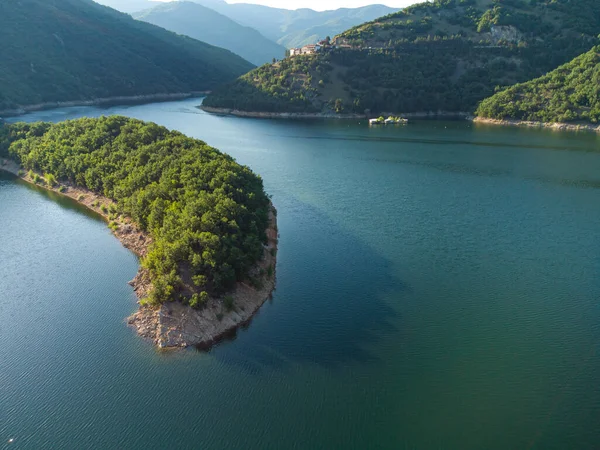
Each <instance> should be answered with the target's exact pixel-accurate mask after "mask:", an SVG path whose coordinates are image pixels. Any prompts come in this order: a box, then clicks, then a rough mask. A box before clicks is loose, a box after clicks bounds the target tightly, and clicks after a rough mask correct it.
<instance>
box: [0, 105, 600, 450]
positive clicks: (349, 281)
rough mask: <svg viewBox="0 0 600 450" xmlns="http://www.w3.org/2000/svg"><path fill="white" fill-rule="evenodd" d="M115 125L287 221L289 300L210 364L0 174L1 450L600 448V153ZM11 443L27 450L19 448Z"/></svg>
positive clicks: (95, 112) (530, 140) (175, 123)
mask: <svg viewBox="0 0 600 450" xmlns="http://www.w3.org/2000/svg"><path fill="white" fill-rule="evenodd" d="M199 103H200V100H198V99H189V100H185V101H180V102H171V103H159V104H150V105H142V106H125V107H112V108H108V109H99V108H87V107H86V108H69V109H59V110H52V111H45V112H39V113H35V114H29V115H27V116H24V117H21V118H19V120H26V121H38V120H43V121H53V122H57V121H61V120H65V119H72V118H78V117H82V116H92V117H95V116H100V115H107V114H121V115H126V116H130V117H135V118H139V119H142V120H147V121H153V122H156V123H158V124H161V125H164V126H166V127H168V128H170V129H176V130H179V131H181V132H183V133H185V134H187V135H189V136H192V137H196V138H199V139H202V140H204V141H206V142H207V143H208V144H210V145H212V146H214V147H217V148H219V149H220V150H222V151H223V152H225V153H228V154H230V155H232V156H233V157H234V158H236V160H237V161H238V162H240V163H242V164H245V165H248V166H249V167H250V168H251V169H252V170H253V171H255V172H256V173H258V174H260V175H261V176H262V178H263V180H264V183H265V189H266V191H267V192H268V193H269V194H271V195H272V196H273V203H274V204H275V206H276V207H277V208H278V225H279V233H280V235H281V239H280V243H279V254H278V266H277V287H276V291H275V293H274V295H273V298H272V300H270V301H269V302H267V303H266V304H265V305H264V306H263V308H262V309H261V310H260V312H259V314H258V315H257V316H256V317H255V318H254V319H253V320H252V322H251V323H250V324H249V325H248V326H247V327H246V328H244V329H242V330H240V331H239V332H238V333H237V335H236V336H235V337H234V338H232V339H231V340H228V341H226V342H223V343H221V344H219V345H218V346H216V347H214V348H213V349H212V350H211V351H209V352H200V351H196V350H186V351H177V352H160V351H157V350H156V349H155V348H154V347H152V345H150V344H149V343H147V342H145V341H143V340H142V339H140V338H139V337H138V336H137V335H136V334H135V333H134V331H133V330H131V329H129V328H128V327H127V326H126V323H125V318H126V317H127V316H129V315H130V314H131V313H133V312H134V311H135V310H136V308H137V305H136V299H135V296H134V293H133V291H132V289H131V287H130V286H129V285H128V284H127V282H128V281H129V280H130V279H132V278H133V277H134V275H135V274H136V271H137V267H138V260H137V258H136V257H135V256H134V255H133V254H132V253H130V252H129V251H128V250H126V249H125V248H123V247H122V246H121V244H120V243H119V242H118V241H117V240H116V239H115V238H114V237H113V236H112V235H111V233H110V230H109V229H108V228H107V226H106V224H105V223H104V222H103V221H102V220H100V219H99V218H98V217H96V216H95V215H94V214H91V213H89V212H87V211H86V210H85V209H83V208H81V207H79V206H78V205H76V204H74V203H73V202H71V201H68V200H66V199H61V198H60V197H57V196H55V195H53V194H49V193H47V192H44V191H43V190H40V189H38V188H35V187H32V186H29V185H26V184H24V183H22V182H20V181H17V180H15V179H14V178H13V177H10V176H8V175H4V174H0V230H2V233H1V235H0V236H1V245H0V449H5V448H6V449H9V448H10V449H41V448H57V449H58V448H61V449H82V448H107V449H111V448H112V449H165V448H178V449H188V448H189V449H197V448H198V449H234V448H236V449H237V448H239V449H257V450H263V449H308V448H310V449H334V448H340V449H342V448H343V449H366V448H381V449H451V450H454V449H456V450H479V449H498V450H504V449H557V450H563V449H566V448H575V449H594V448H597V446H598V443H599V442H600V426H599V421H598V419H599V417H600V136H598V135H595V134H592V133H567V132H555V131H550V130H537V129H518V128H502V127H492V126H483V125H474V124H472V123H469V122H445V121H422V122H415V123H411V124H409V125H407V126H387V127H369V126H368V123H366V121H363V122H362V123H359V122H353V121H285V120H260V119H242V118H234V117H219V116H213V115H209V114H206V113H204V112H202V111H200V110H199V109H197V108H196V106H197V105H198V104H199ZM10 439H14V442H12V443H8V441H9V440H10Z"/></svg>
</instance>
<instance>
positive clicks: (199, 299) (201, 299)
mask: <svg viewBox="0 0 600 450" xmlns="http://www.w3.org/2000/svg"><path fill="white" fill-rule="evenodd" d="M209 299H210V296H209V295H208V292H206V291H202V292H200V293H199V294H198V293H196V294H193V295H192V298H191V299H190V306H191V307H192V308H201V307H202V306H204V305H206V304H207V303H208V300H209Z"/></svg>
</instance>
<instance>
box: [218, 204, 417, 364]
mask: <svg viewBox="0 0 600 450" xmlns="http://www.w3.org/2000/svg"><path fill="white" fill-rule="evenodd" d="M276 201H277V200H276ZM282 203H285V205H282ZM278 206H279V208H280V209H279V211H280V214H279V229H280V234H281V239H280V252H279V260H278V268H277V277H278V279H277V290H276V292H275V294H274V297H273V299H272V300H271V301H270V302H271V304H270V305H269V304H266V305H265V306H264V307H263V309H262V310H261V311H259V314H258V315H257V316H256V317H255V319H254V320H253V321H252V323H251V324H246V325H245V326H244V327H242V329H241V330H240V331H238V332H237V333H235V334H233V335H232V336H230V337H229V339H228V341H226V342H223V343H221V344H220V345H218V346H216V347H214V348H213V350H212V353H213V356H214V357H215V358H217V359H219V360H221V361H222V362H224V363H226V364H235V365H239V366H241V367H242V368H244V369H245V370H248V371H251V372H255V371H260V370H261V369H262V368H265V367H271V368H285V366H287V365H290V364H296V363H300V364H304V363H313V364H316V365H319V366H322V367H325V368H328V369H341V368H343V367H345V366H347V364H350V363H368V362H374V361H376V360H377V358H376V357H375V356H374V355H373V354H372V353H371V352H370V351H369V348H372V347H373V345H374V344H376V343H377V342H379V341H380V339H381V338H382V336H383V335H386V334H391V333H396V332H398V330H397V328H396V326H397V324H398V319H399V318H398V313H397V312H396V311H395V310H394V309H393V308H392V307H391V306H390V304H389V303H388V302H387V301H386V299H385V298H386V294H389V293H390V292H394V293H396V294H397V293H400V295H403V294H408V293H409V289H408V287H407V286H406V285H404V283H403V282H402V281H401V280H398V279H397V277H396V276H394V275H393V274H392V270H391V265H390V263H389V262H388V261H387V260H386V259H385V258H383V257H381V256H380V255H379V254H378V253H377V252H376V251H375V250H374V249H373V248H371V247H370V246H368V245H367V244H365V242H363V241H361V240H360V239H359V238H358V237H356V236H354V235H352V234H350V233H348V232H347V231H346V230H344V229H342V228H340V227H339V226H338V225H337V224H336V223H335V222H334V221H333V220H331V218H329V217H328V216H327V215H326V214H324V213H323V212H321V211H319V210H318V209H317V208H315V207H313V206H311V205H308V204H306V203H302V202H300V201H298V200H296V199H286V201H285V202H281V201H279V202H278ZM249 325H251V326H249ZM245 330H249V331H245ZM232 341H235V345H231V342H232Z"/></svg>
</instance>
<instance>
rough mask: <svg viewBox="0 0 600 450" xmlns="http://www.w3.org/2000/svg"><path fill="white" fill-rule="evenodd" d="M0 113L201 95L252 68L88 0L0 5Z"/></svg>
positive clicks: (40, 0)
mask: <svg viewBox="0 0 600 450" xmlns="http://www.w3.org/2000/svg"><path fill="white" fill-rule="evenodd" d="M0 42H2V50H1V51H0V55H1V56H2V61H1V63H0V110H3V109H11V108H15V107H17V106H20V105H30V104H38V103H44V102H56V101H72V100H88V99H94V98H106V97H114V96H132V95H146V94H157V93H159V94H163V93H179V92H191V91H203V90H210V89H212V88H214V87H215V86H216V85H217V84H219V83H222V82H224V81H228V80H233V79H235V78H236V77H238V76H239V75H241V74H243V73H245V72H247V71H248V70H250V69H252V67H253V66H252V65H251V64H250V63H249V62H247V61H245V60H244V59H242V58H241V57H239V56H237V55H234V54H233V53H231V52H229V51H227V50H224V49H221V48H217V47H213V46H211V45H208V44H205V43H202V42H199V41H196V40H194V39H191V38H188V37H184V36H178V35H176V34H174V33H172V32H169V31H166V30H163V29H162V28H158V27H156V26H154V25H150V24H148V23H144V22H140V21H136V20H133V19H132V18H131V17H130V16H128V15H126V14H122V13H119V12H117V11H115V10H113V9H110V8H107V7H105V6H101V5H98V4H97V3H94V2H92V1H91V0H52V1H48V0H20V1H12V0H11V1H1V2H0Z"/></svg>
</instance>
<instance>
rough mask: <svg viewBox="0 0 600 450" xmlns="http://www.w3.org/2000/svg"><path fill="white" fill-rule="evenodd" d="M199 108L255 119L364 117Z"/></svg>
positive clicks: (360, 117) (356, 116) (209, 111)
mask: <svg viewBox="0 0 600 450" xmlns="http://www.w3.org/2000/svg"><path fill="white" fill-rule="evenodd" d="M200 109H201V110H202V111H204V112H207V113H210V114H217V115H221V116H236V117H251V118H255V119H293V120H304V119H352V120H357V119H364V118H365V115H364V114H335V113H283V112H282V113H275V112H252V111H240V110H238V109H229V108H212V107H210V106H202V105H201V106H200Z"/></svg>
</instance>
